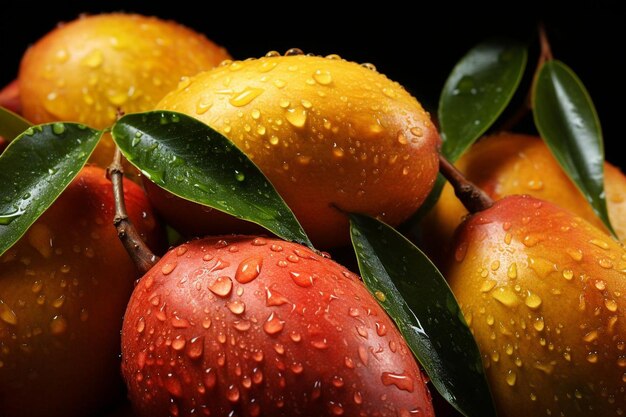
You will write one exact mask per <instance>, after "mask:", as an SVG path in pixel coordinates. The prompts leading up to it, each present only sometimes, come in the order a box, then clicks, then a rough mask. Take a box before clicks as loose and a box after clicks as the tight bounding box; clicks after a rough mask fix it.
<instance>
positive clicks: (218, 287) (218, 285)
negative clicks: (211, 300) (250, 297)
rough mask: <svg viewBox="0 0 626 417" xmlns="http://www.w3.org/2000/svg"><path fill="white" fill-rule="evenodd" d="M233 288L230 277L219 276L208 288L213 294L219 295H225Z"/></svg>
mask: <svg viewBox="0 0 626 417" xmlns="http://www.w3.org/2000/svg"><path fill="white" fill-rule="evenodd" d="M232 289H233V281H232V280H231V279H230V277H226V276H221V277H218V278H217V279H216V280H215V281H214V282H213V283H212V284H211V285H209V290H211V292H212V293H213V294H215V295H218V296H220V297H227V296H228V295H229V294H230V292H231V290H232Z"/></svg>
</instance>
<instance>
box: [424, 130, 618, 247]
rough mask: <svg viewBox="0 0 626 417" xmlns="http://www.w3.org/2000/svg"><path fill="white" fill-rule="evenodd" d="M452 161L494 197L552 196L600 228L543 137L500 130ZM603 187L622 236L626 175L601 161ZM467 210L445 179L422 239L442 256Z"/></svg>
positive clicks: (613, 219) (610, 214)
mask: <svg viewBox="0 0 626 417" xmlns="http://www.w3.org/2000/svg"><path fill="white" fill-rule="evenodd" d="M456 167H457V168H458V169H459V170H460V171H461V172H463V173H464V174H465V175H466V176H467V178H468V179H469V180H470V181H472V182H473V183H474V184H476V185H477V186H478V187H480V188H481V189H483V190H484V191H485V192H487V194H489V195H490V196H491V197H492V198H493V199H495V200H499V199H501V198H503V197H504V196H507V195H514V194H529V195H532V196H534V197H537V198H540V199H542V200H546V201H550V202H552V203H554V204H556V205H558V206H560V207H563V208H564V209H567V210H570V211H571V212H573V213H574V214H577V215H578V216H581V217H582V218H584V219H585V220H587V221H588V222H590V223H592V224H593V225H595V226H596V227H599V228H601V229H603V230H606V229H604V226H603V224H602V222H601V221H600V219H598V217H597V216H596V215H595V213H594V212H593V210H592V209H591V207H590V206H589V203H587V201H586V200H585V198H584V197H583V195H582V194H581V193H580V191H578V189H577V188H576V186H575V185H574V183H572V181H571V180H570V179H569V177H568V176H567V174H565V172H564V171H563V170H562V169H561V167H560V165H558V163H557V162H556V160H555V159H554V157H553V156H552V154H551V153H550V150H549V149H548V147H547V146H546V145H545V144H544V143H543V141H542V140H541V139H540V138H538V137H534V136H527V135H518V134H513V133H501V134H497V135H494V136H490V137H487V138H485V139H483V140H482V141H480V142H479V143H477V144H476V145H475V146H473V147H472V148H471V150H470V151H469V152H468V153H467V154H466V155H465V156H463V157H462V158H461V159H460V160H459V161H458V163H457V164H456ZM604 170H605V172H604V174H605V181H604V184H605V187H606V196H607V205H608V211H609V217H610V218H611V222H612V224H613V227H614V228H615V230H616V232H617V234H618V236H620V238H621V239H622V240H624V239H626V177H625V176H624V175H623V174H622V173H621V172H620V171H619V169H617V168H616V167H615V166H613V165H611V164H609V163H605V165H604ZM466 215H467V210H466V209H465V208H464V207H463V205H462V204H461V203H460V202H459V200H458V199H457V198H456V197H455V196H454V192H453V190H452V187H451V186H450V185H449V184H446V186H445V188H444V190H443V193H442V195H441V198H440V200H439V202H438V203H437V205H436V206H435V208H433V210H432V212H431V213H430V214H429V216H428V217H427V218H426V220H425V221H424V222H423V225H424V226H423V227H424V231H423V236H425V237H427V238H426V239H424V245H425V247H426V249H427V250H428V252H429V254H432V255H433V256H434V257H435V258H436V259H440V255H441V252H442V248H449V247H450V245H451V242H452V235H453V233H454V230H455V229H456V227H457V226H458V225H459V223H461V221H462V219H463V217H465V216H466Z"/></svg>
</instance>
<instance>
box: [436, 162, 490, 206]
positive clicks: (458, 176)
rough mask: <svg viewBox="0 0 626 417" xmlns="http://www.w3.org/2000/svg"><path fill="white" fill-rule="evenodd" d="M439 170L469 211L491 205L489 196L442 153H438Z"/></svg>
mask: <svg viewBox="0 0 626 417" xmlns="http://www.w3.org/2000/svg"><path fill="white" fill-rule="evenodd" d="M439 172H441V174H442V175H443V176H444V177H446V179H447V180H448V182H449V183H450V185H452V188H454V194H455V195H456V196H457V197H458V199H459V200H461V203H463V205H464V206H465V208H466V209H467V211H469V212H470V213H477V212H479V211H483V210H486V209H488V208H489V207H491V206H492V205H493V200H492V199H491V197H489V196H488V195H487V194H486V193H485V192H484V191H483V190H481V189H480V188H478V186H477V185H476V184H474V183H472V182H471V181H470V180H468V179H467V178H465V176H464V175H463V173H462V172H461V171H459V170H458V169H456V167H455V166H454V165H452V164H451V163H450V162H449V161H448V160H447V159H446V158H444V157H443V155H439Z"/></svg>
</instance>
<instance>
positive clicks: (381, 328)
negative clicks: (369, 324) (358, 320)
mask: <svg viewBox="0 0 626 417" xmlns="http://www.w3.org/2000/svg"><path fill="white" fill-rule="evenodd" d="M376 334H377V335H378V336H381V337H382V336H384V335H386V334H387V326H385V323H382V322H380V321H377V322H376Z"/></svg>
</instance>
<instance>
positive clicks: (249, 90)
mask: <svg viewBox="0 0 626 417" xmlns="http://www.w3.org/2000/svg"><path fill="white" fill-rule="evenodd" d="M264 91H265V90H263V89H262V88H255V87H246V88H245V89H244V90H243V91H241V92H240V93H235V94H233V95H232V96H231V98H230V100H229V103H230V104H232V105H233V106H235V107H243V106H245V105H247V104H250V103H251V102H252V101H253V100H254V99H255V98H257V97H258V96H260V95H261V94H263V92H264Z"/></svg>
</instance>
